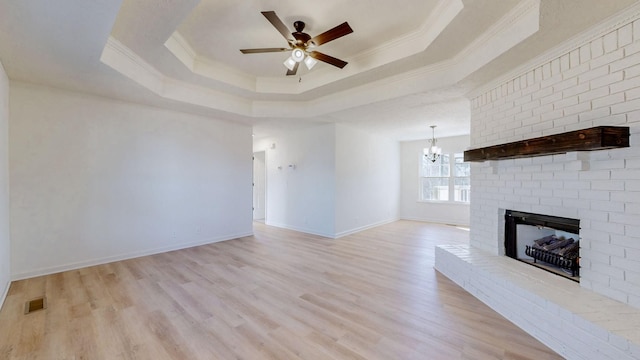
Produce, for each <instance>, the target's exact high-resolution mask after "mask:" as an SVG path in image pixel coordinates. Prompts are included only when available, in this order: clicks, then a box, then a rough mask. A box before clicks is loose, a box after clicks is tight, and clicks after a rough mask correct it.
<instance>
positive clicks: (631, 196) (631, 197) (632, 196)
mask: <svg viewBox="0 0 640 360" xmlns="http://www.w3.org/2000/svg"><path fill="white" fill-rule="evenodd" d="M615 181H620V180H615ZM611 200H612V201H624V202H630V203H640V192H635V191H625V192H612V193H611Z"/></svg>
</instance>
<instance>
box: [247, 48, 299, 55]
mask: <svg viewBox="0 0 640 360" xmlns="http://www.w3.org/2000/svg"><path fill="white" fill-rule="evenodd" d="M290 50H291V49H288V48H262V49H240V52H241V53H243V54H260V53H270V52H283V51H290Z"/></svg>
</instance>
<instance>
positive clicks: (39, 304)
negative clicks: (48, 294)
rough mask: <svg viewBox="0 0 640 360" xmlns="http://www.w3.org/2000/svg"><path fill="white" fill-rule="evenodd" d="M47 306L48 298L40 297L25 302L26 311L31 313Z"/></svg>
mask: <svg viewBox="0 0 640 360" xmlns="http://www.w3.org/2000/svg"><path fill="white" fill-rule="evenodd" d="M46 308H47V298H45V297H44V296H43V297H39V298H36V299H33V300H29V301H27V302H26V303H25V304H24V313H25V314H30V313H32V312H34V311H38V310H43V309H46Z"/></svg>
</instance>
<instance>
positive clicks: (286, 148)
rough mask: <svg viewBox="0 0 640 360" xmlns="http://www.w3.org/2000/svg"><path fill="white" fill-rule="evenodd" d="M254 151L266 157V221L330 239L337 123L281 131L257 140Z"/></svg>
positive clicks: (333, 232) (333, 230)
mask: <svg viewBox="0 0 640 360" xmlns="http://www.w3.org/2000/svg"><path fill="white" fill-rule="evenodd" d="M273 144H275V147H274V148H272V146H273ZM253 150H254V152H256V151H262V150H264V151H265V157H266V168H267V169H266V170H267V179H266V184H267V212H266V219H265V223H266V224H268V225H273V226H278V227H283V228H288V229H293V230H298V231H302V232H306V233H310V234H317V235H322V236H327V237H333V236H334V234H335V221H334V214H335V210H334V209H335V125H333V124H326V125H319V126H316V127H312V128H309V129H304V130H291V131H284V132H283V133H282V134H280V135H278V136H275V137H271V138H266V139H260V140H258V141H256V142H255V144H254V148H253ZM289 165H295V169H294V168H293V167H289Z"/></svg>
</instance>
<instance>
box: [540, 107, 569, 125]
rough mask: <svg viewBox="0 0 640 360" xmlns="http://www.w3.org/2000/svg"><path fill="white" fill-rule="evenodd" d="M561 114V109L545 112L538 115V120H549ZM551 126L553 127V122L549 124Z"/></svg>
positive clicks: (562, 113) (559, 116)
mask: <svg viewBox="0 0 640 360" xmlns="http://www.w3.org/2000/svg"><path fill="white" fill-rule="evenodd" d="M563 115H564V112H563V111H562V109H558V110H554V111H550V112H546V113H544V114H541V115H540V121H542V122H546V121H550V120H555V119H559V118H561V117H562V116H563ZM551 126H552V127H553V123H552V124H551Z"/></svg>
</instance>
